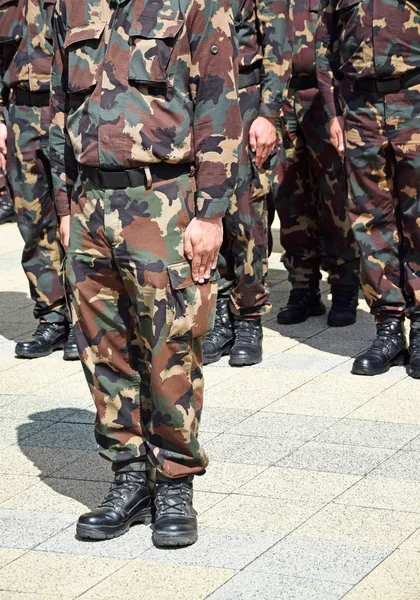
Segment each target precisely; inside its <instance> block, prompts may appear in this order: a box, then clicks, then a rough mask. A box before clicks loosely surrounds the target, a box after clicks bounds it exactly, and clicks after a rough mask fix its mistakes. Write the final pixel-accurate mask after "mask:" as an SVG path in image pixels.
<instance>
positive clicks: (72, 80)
mask: <svg viewBox="0 0 420 600" xmlns="http://www.w3.org/2000/svg"><path fill="white" fill-rule="evenodd" d="M104 29H105V23H101V22H98V23H87V24H85V25H83V26H81V27H73V28H71V29H69V30H68V31H67V33H66V39H65V41H64V47H65V49H66V51H67V60H68V90H69V92H71V93H77V92H82V91H83V92H86V91H88V90H89V89H91V88H94V87H95V85H96V82H97V80H98V72H99V69H100V68H101V66H102V61H103V59H104V45H103V43H102V40H101V38H102V34H103V32H104Z"/></svg>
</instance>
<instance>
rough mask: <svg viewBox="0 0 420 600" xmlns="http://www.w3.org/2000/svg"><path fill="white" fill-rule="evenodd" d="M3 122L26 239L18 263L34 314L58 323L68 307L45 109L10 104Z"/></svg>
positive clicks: (16, 205)
mask: <svg viewBox="0 0 420 600" xmlns="http://www.w3.org/2000/svg"><path fill="white" fill-rule="evenodd" d="M7 125H8V136H7V175H8V179H9V182H10V186H11V189H12V195H13V199H12V200H13V204H14V208H15V212H16V214H17V223H18V227H19V231H20V233H21V235H22V237H23V240H24V244H25V245H24V250H23V255H22V266H23V269H24V271H25V274H26V277H27V278H28V282H29V287H30V294H31V297H32V299H33V300H34V302H35V306H34V317H35V318H36V319H40V318H42V319H43V320H45V321H48V322H50V323H54V322H55V323H57V322H62V321H64V320H65V319H66V318H67V308H66V303H65V297H64V289H63V281H62V276H61V264H62V260H63V250H62V247H61V244H60V242H59V239H58V234H57V217H56V213H55V208H54V202H53V198H52V182H51V176H50V170H49V160H48V153H49V148H48V129H49V108H48V106H46V107H42V108H36V107H25V106H16V105H15V104H13V103H11V104H10V106H9V110H8V113H7Z"/></svg>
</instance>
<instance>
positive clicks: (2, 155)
mask: <svg viewBox="0 0 420 600" xmlns="http://www.w3.org/2000/svg"><path fill="white" fill-rule="evenodd" d="M6 155H7V126H6V125H5V124H4V123H0V165H1V168H2V169H3V171H4V170H5V169H6Z"/></svg>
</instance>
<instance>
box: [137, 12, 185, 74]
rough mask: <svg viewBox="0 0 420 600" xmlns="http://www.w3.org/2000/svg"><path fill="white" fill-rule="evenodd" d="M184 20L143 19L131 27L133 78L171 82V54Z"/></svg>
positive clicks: (172, 67)
mask: <svg viewBox="0 0 420 600" xmlns="http://www.w3.org/2000/svg"><path fill="white" fill-rule="evenodd" d="M182 26H183V21H178V20H176V19H164V18H162V17H157V18H153V19H152V18H143V19H142V20H141V22H139V23H136V24H135V25H134V26H132V27H131V28H130V31H129V36H130V44H131V58H130V66H129V72H128V79H129V81H133V82H134V83H139V84H146V85H147V84H151V85H171V83H172V75H173V72H174V66H173V65H172V64H171V56H172V53H173V50H174V46H175V42H176V39H177V37H178V35H179V33H180V31H181V29H182Z"/></svg>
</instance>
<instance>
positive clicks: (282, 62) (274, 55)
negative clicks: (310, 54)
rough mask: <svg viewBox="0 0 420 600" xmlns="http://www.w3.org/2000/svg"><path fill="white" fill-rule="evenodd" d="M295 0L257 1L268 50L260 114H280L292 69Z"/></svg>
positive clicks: (276, 115) (264, 61)
mask: <svg viewBox="0 0 420 600" xmlns="http://www.w3.org/2000/svg"><path fill="white" fill-rule="evenodd" d="M291 2H292V0H257V2H256V9H257V22H258V26H259V33H260V38H261V45H262V48H263V51H264V59H263V69H262V80H261V106H260V116H262V117H268V118H276V117H278V115H279V112H280V109H281V106H282V103H283V100H284V99H285V97H286V95H287V88H288V85H289V80H290V77H291V71H292V52H293V20H292V15H291Z"/></svg>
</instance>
